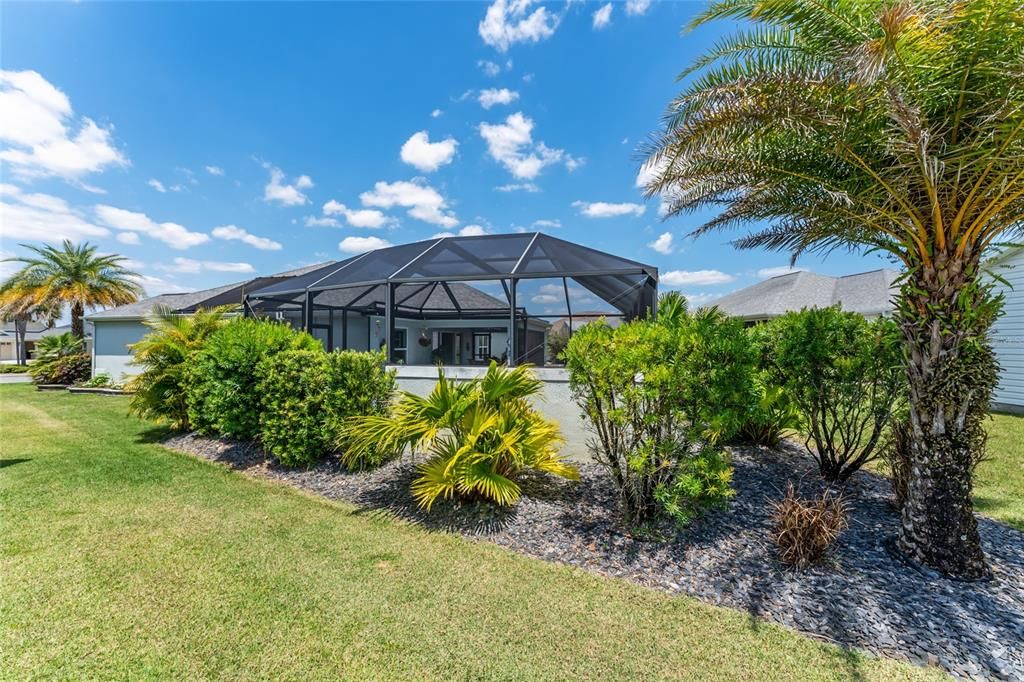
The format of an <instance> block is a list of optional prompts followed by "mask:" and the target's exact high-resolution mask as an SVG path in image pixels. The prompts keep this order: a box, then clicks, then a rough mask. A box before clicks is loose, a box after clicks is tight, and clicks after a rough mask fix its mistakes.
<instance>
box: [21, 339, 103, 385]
mask: <svg viewBox="0 0 1024 682" xmlns="http://www.w3.org/2000/svg"><path fill="white" fill-rule="evenodd" d="M28 371H29V374H31V375H32V380H33V381H34V382H35V383H37V384H68V385H70V384H76V383H78V382H81V381H85V380H86V379H88V378H89V374H90V372H91V371H92V360H91V358H90V357H89V354H88V353H86V352H85V339H81V338H78V337H76V336H75V335H73V334H72V333H71V332H66V333H64V334H56V335H54V336H44V337H43V338H41V339H40V340H39V341H38V343H36V350H35V361H34V362H33V363H32V364H31V365H29V370H28Z"/></svg>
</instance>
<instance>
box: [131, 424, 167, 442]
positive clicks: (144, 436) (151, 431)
mask: <svg viewBox="0 0 1024 682" xmlns="http://www.w3.org/2000/svg"><path fill="white" fill-rule="evenodd" d="M173 433H174V431H173V430H172V429H171V428H170V427H169V426H159V425H154V426H151V427H150V428H148V429H146V430H145V431H140V432H139V434H138V435H137V436H136V438H135V442H136V443H163V442H164V441H165V440H167V438H168V436H170V435H171V434H173Z"/></svg>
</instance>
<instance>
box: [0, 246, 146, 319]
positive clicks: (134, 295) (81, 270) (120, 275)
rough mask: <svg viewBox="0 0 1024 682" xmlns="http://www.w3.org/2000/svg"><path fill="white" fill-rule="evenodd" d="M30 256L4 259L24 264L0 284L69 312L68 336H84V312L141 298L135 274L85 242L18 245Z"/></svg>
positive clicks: (116, 259) (140, 288)
mask: <svg viewBox="0 0 1024 682" xmlns="http://www.w3.org/2000/svg"><path fill="white" fill-rule="evenodd" d="M21 246H22V248H25V249H28V250H29V251H31V252H32V253H34V254H35V255H34V256H27V257H16V258H8V259H7V260H8V261H15V262H19V263H24V267H22V268H21V270H19V271H18V272H16V273H14V274H13V275H11V277H9V278H8V279H7V281H6V282H5V283H4V287H8V286H9V287H12V288H16V289H18V290H20V291H21V292H23V293H27V294H28V295H29V296H30V297H31V299H32V300H33V301H35V303H36V304H39V305H52V304H57V305H64V304H67V305H68V306H70V308H71V333H72V334H74V335H75V336H76V337H78V338H83V337H84V336H85V328H84V326H83V322H82V316H83V315H84V314H85V309H86V308H94V307H96V306H98V305H102V306H114V305H124V304H125V303H134V302H135V301H137V300H139V296H141V295H142V287H141V286H139V284H138V281H137V280H138V278H139V275H138V273H135V272H132V271H131V270H128V269H126V268H125V267H123V266H122V265H121V263H122V262H123V261H124V260H125V259H124V258H122V257H121V256H115V255H109V256H101V255H97V253H96V247H95V246H92V245H90V244H89V243H88V242H86V243H84V244H79V245H77V246H76V245H74V244H72V243H71V242H70V241H68V240H67V239H65V240H64V243H63V244H62V245H61V247H60V248H57V247H54V246H32V245H30V244H22V245H21Z"/></svg>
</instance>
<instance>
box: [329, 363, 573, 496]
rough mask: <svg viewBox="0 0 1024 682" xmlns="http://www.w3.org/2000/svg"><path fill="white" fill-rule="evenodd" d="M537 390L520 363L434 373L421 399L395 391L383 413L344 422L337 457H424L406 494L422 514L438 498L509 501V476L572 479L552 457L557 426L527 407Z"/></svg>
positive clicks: (512, 483) (513, 482) (512, 485)
mask: <svg viewBox="0 0 1024 682" xmlns="http://www.w3.org/2000/svg"><path fill="white" fill-rule="evenodd" d="M541 387H542V384H541V382H540V380H538V379H537V378H536V377H535V376H534V375H533V373H532V372H531V371H530V369H529V368H528V367H525V366H521V367H516V368H514V369H510V368H507V367H501V366H499V365H498V364H497V363H495V362H491V365H490V367H489V368H488V370H487V373H486V374H485V375H484V376H483V377H481V378H479V379H473V380H470V381H465V382H456V381H454V380H452V379H449V378H448V377H446V376H445V375H444V371H443V370H442V369H438V379H437V385H436V386H435V387H434V390H433V392H432V393H431V394H430V395H429V396H427V397H421V396H417V395H415V394H413V393H408V392H403V393H402V394H401V397H400V398H399V400H398V402H397V403H396V404H395V406H394V407H393V408H392V410H391V413H390V414H389V415H370V416H361V417H354V418H351V419H349V420H348V421H347V422H346V424H345V427H344V429H343V430H342V434H341V437H340V438H339V442H338V445H339V447H340V448H341V450H342V458H343V460H345V461H346V462H351V463H359V462H360V461H362V460H363V459H364V458H365V457H367V453H369V452H375V453H395V454H397V453H401V452H403V451H404V450H405V449H407V448H408V449H410V450H412V451H413V452H414V453H425V454H426V455H427V457H428V459H427V461H426V462H424V463H422V464H420V465H419V466H418V477H417V478H416V480H414V481H413V484H412V494H413V497H414V498H415V499H416V501H417V502H418V503H419V504H420V506H422V507H424V508H426V509H428V510H429V509H430V508H431V506H432V505H433V504H434V502H436V501H437V500H438V499H450V498H453V497H460V498H466V499H484V500H489V501H491V502H495V503H497V504H500V505H506V506H508V505H512V504H515V502H516V501H517V500H518V499H519V496H520V493H521V490H520V487H519V483H518V482H517V478H518V477H519V475H520V474H521V473H523V472H524V471H526V470H529V469H533V470H537V471H542V472H545V473H549V474H554V475H555V476H561V477H563V478H568V479H572V480H576V479H578V478H579V473H578V472H577V471H576V468H575V467H573V466H572V465H570V464H568V463H567V462H565V461H563V460H562V459H561V457H560V456H559V453H558V449H559V446H560V445H561V442H562V436H561V434H560V433H559V430H558V426H557V425H555V423H553V422H551V421H548V420H546V419H544V418H543V417H541V416H540V414H539V413H538V412H537V411H536V410H535V409H534V408H533V407H532V406H531V405H530V402H529V398H530V397H531V396H534V395H536V394H537V393H539V392H540V390H541ZM378 456H379V455H378Z"/></svg>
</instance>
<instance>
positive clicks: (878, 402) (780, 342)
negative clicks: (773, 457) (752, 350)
mask: <svg viewBox="0 0 1024 682" xmlns="http://www.w3.org/2000/svg"><path fill="white" fill-rule="evenodd" d="M759 334H760V335H761V338H760V344H761V346H762V348H763V349H764V350H763V353H762V361H763V369H764V371H765V373H766V377H767V378H768V380H769V381H771V382H772V383H774V384H775V385H778V386H781V387H782V388H783V389H785V391H786V392H787V393H788V394H789V395H790V396H791V397H792V399H793V402H794V403H795V404H796V405H797V407H798V408H799V409H800V412H801V413H802V414H803V417H804V421H805V428H806V429H807V439H808V440H807V449H808V452H810V453H811V455H813V456H814V457H815V458H816V459H817V461H818V468H819V470H820V472H821V475H822V476H823V477H824V478H825V479H826V480H827V481H829V482H832V483H842V482H844V481H846V480H847V479H848V478H849V477H850V476H852V475H853V473H854V472H855V471H857V470H858V469H859V468H860V467H861V466H863V465H864V464H865V463H867V462H869V461H871V460H873V459H875V458H876V457H877V456H878V445H879V441H880V439H881V437H882V436H883V434H884V433H885V429H886V427H887V426H888V424H889V423H890V421H891V417H892V414H893V411H894V409H896V407H897V406H898V405H899V403H900V401H901V400H902V399H903V397H904V395H905V393H906V374H905V372H904V369H903V350H902V342H901V337H900V334H899V330H898V329H897V327H896V324H895V323H894V322H892V321H891V320H888V319H884V318H878V319H876V320H873V321H871V322H869V321H867V320H866V319H864V317H863V316H862V315H860V314H858V313H853V312H844V311H843V310H841V309H840V308H839V307H838V306H835V307H832V308H812V309H806V310H802V311H800V312H794V313H787V314H786V315H783V316H782V317H779V318H776V319H774V320H772V321H771V322H768V323H767V324H765V325H763V330H761V331H760V332H759Z"/></svg>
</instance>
